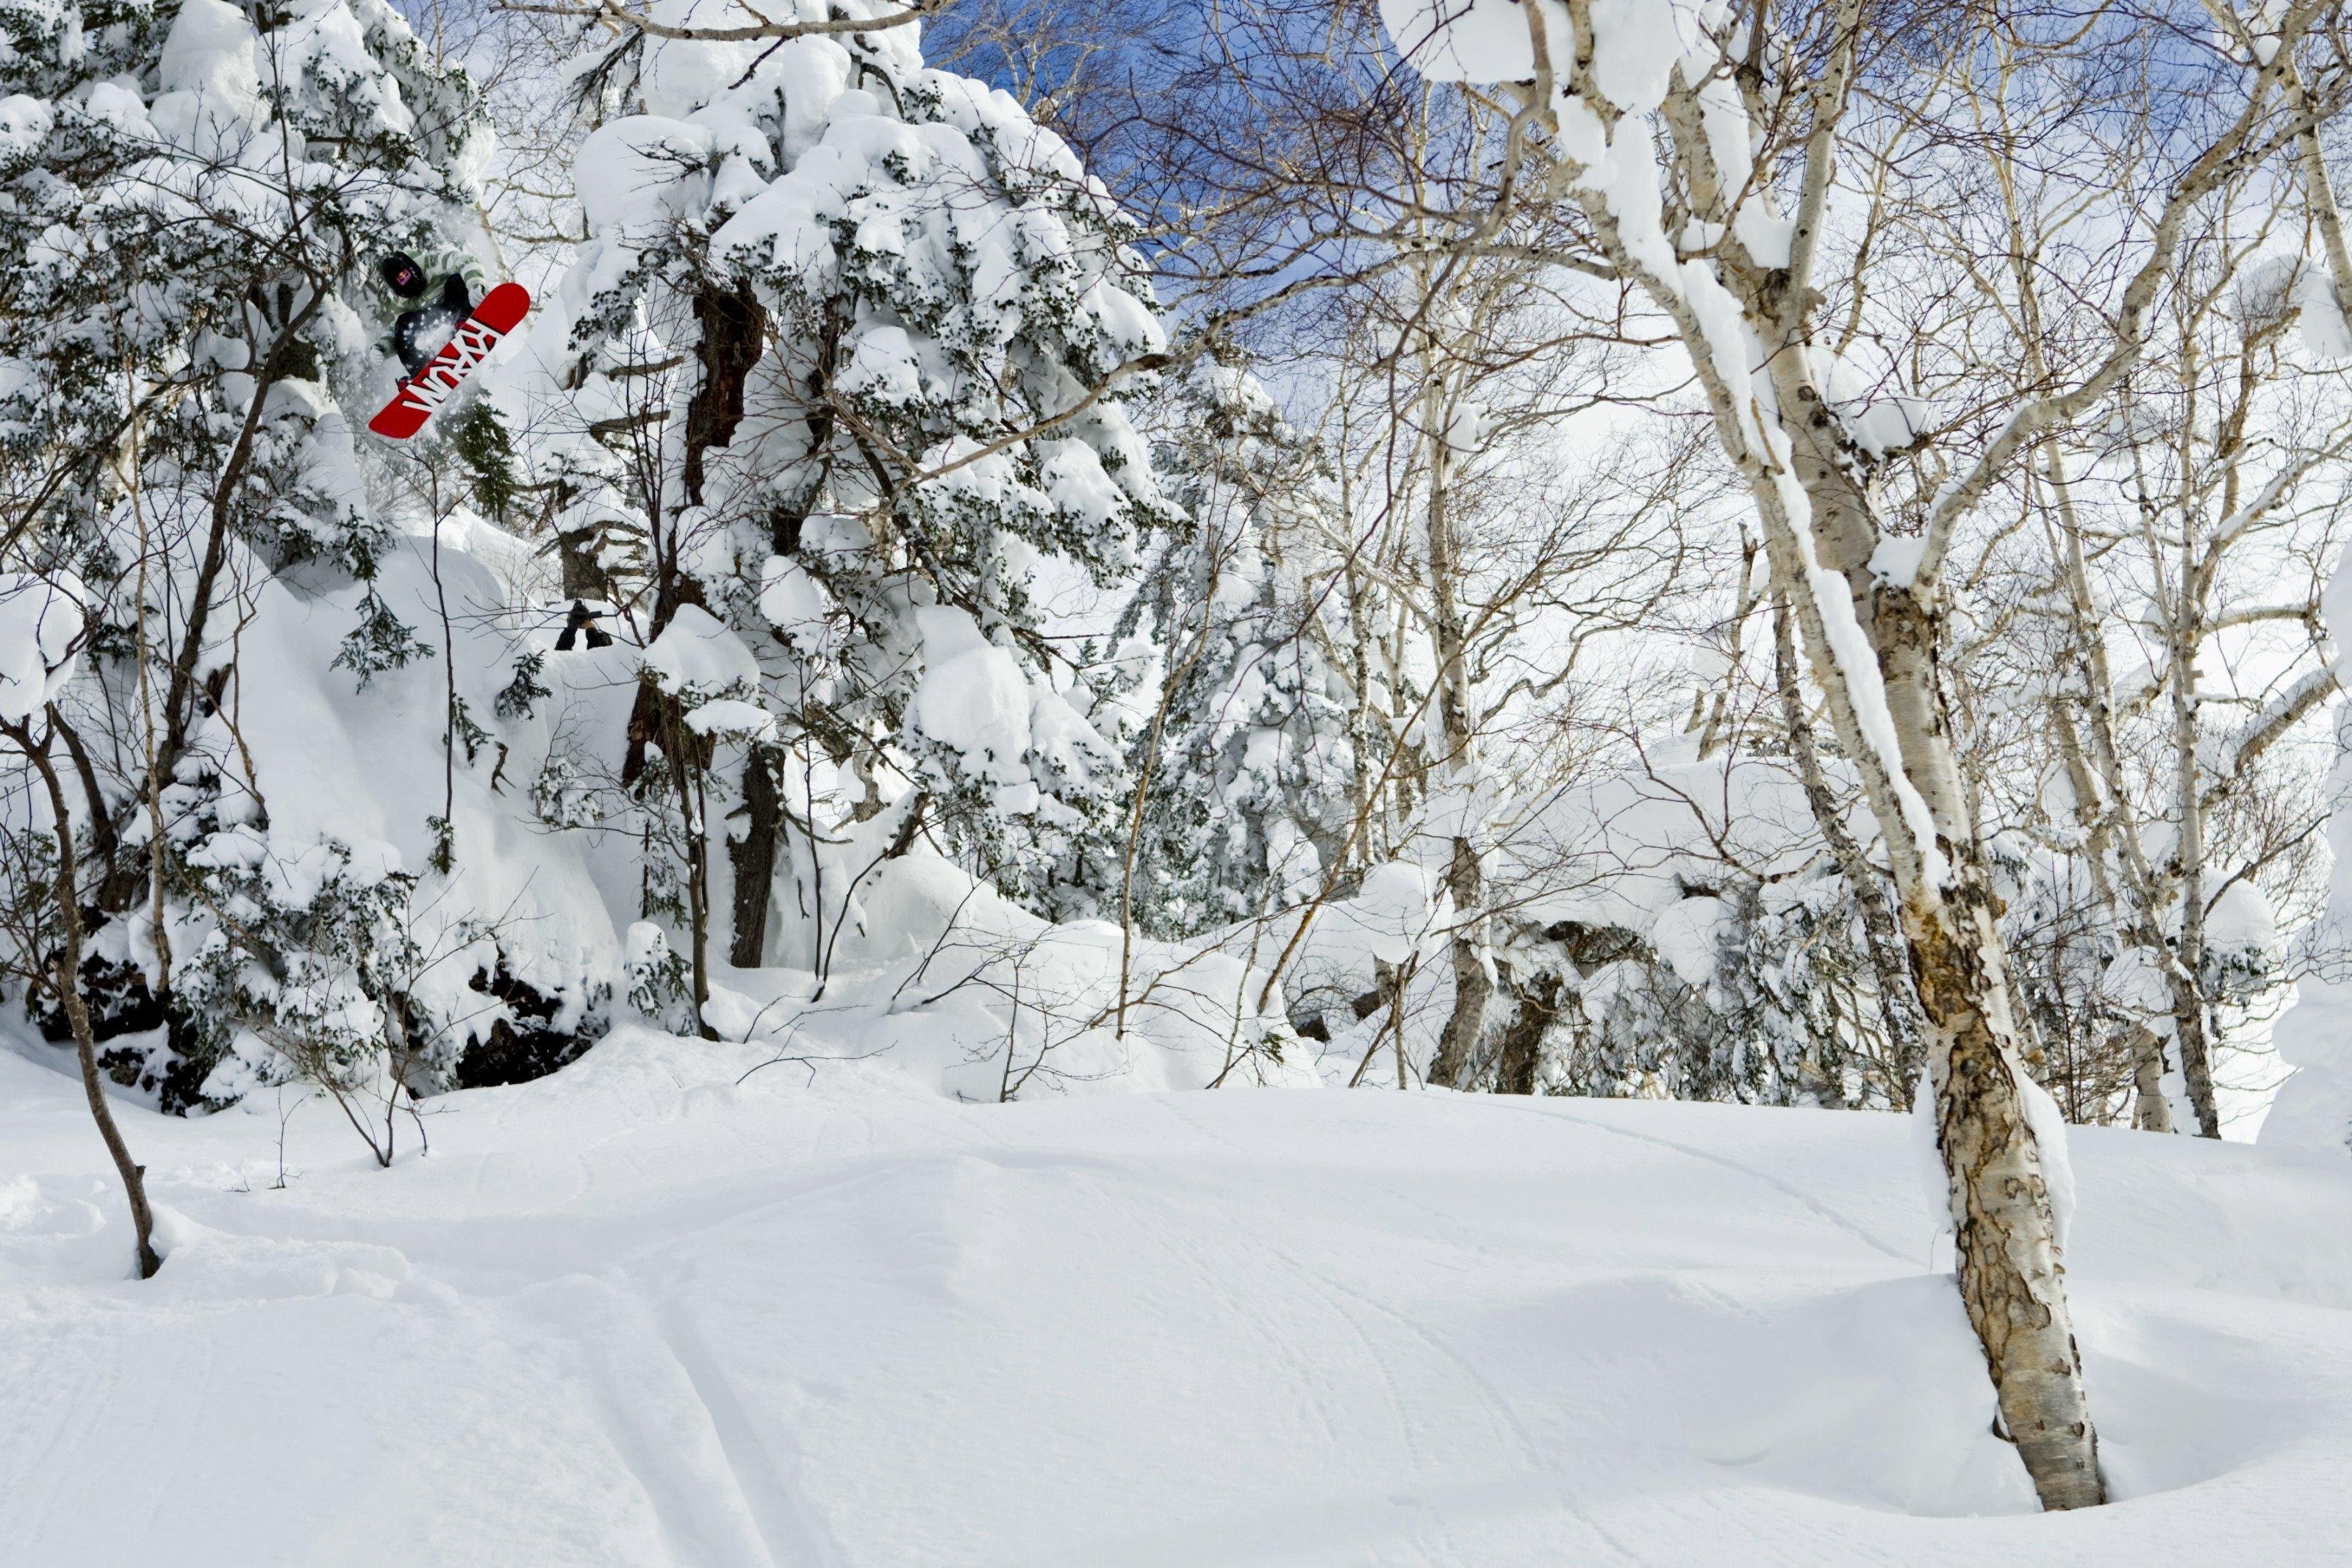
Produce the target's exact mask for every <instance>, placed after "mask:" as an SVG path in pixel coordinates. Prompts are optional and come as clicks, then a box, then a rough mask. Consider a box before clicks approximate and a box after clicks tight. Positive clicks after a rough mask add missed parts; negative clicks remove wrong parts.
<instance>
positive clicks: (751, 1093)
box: [0, 1030, 2352, 1568]
mask: <svg viewBox="0 0 2352 1568" xmlns="http://www.w3.org/2000/svg"><path fill="white" fill-rule="evenodd" d="M771 1056H772V1052H771V1051H762V1050H761V1049H759V1048H754V1047H750V1046H737V1045H709V1044H704V1043H700V1042H694V1041H683V1040H671V1039H668V1038H666V1037H660V1036H655V1035H650V1034H647V1033H646V1032H644V1031H642V1030H622V1031H620V1032H618V1033H616V1034H615V1035H614V1037H613V1038H612V1039H610V1040H607V1041H605V1042H604V1044H603V1045H602V1046H600V1047H599V1048H598V1049H597V1050H595V1051H592V1052H590V1053H589V1054H588V1055H587V1056H586V1057H584V1058H583V1059H582V1061H579V1062H578V1063H576V1064H574V1065H573V1066H572V1067H570V1068H567V1069H565V1070H564V1071H562V1072H561V1073H558V1074H557V1075H555V1076H553V1077H551V1078H547V1079H543V1080H540V1081H538V1082H532V1083H529V1084H523V1085H520V1086H516V1087H512V1088H502V1089H491V1090H479V1091H468V1092H460V1093H456V1094H452V1095H448V1096H445V1097H442V1098H440V1099H438V1100H436V1101H434V1102H432V1103H431V1104H430V1107H429V1110H428V1113H427V1118H426V1125H427V1127H428V1129H429V1131H430V1133H431V1135H432V1152H431V1153H430V1154H429V1155H425V1156H423V1157H416V1156H414V1155H411V1156H408V1157H404V1159H403V1160H402V1161H401V1163H400V1164H398V1165H397V1166H394V1168H393V1169H392V1170H390V1171H376V1170H374V1169H373V1168H372V1167H369V1166H366V1165H365V1155H363V1154H362V1151H361V1150H360V1148H359V1146H358V1145H357V1141H356V1140H355V1139H352V1137H351V1135H350V1134H349V1132H348V1131H347V1130H345V1129H341V1128H340V1127H338V1126H336V1125H334V1124H331V1123H330V1121H329V1120H328V1116H327V1113H322V1112H321V1111H320V1109H319V1108H318V1107H315V1106H313V1107H308V1108H304V1109H302V1110H300V1111H299V1112H298V1113H296V1114H295V1115H294V1117H293V1118H292V1121H291V1123H290V1124H289V1125H287V1126H286V1128H285V1129H284V1131H285V1141H284V1147H283V1154H282V1159H283V1164H284V1178H283V1179H284V1185H283V1186H279V1185H278V1184H279V1182H280V1160H281V1154H280V1148H279V1132H280V1127H279V1124H278V1119H277V1117H276V1116H275V1115H274V1114H272V1113H270V1109H269V1105H268V1099H267V1097H266V1096H264V1097H257V1099H256V1100H255V1101H253V1102H250V1103H248V1105H247V1108H246V1109H245V1110H243V1111H238V1112H230V1113H225V1114H222V1115H219V1116H215V1117H211V1118H206V1119H203V1120H198V1121H178V1120H170V1119H164V1118H160V1117H156V1116H153V1115H152V1114H149V1113H142V1112H138V1111H135V1110H127V1111H126V1115H127V1116H128V1117H129V1118H130V1122H129V1129H128V1130H129V1134H130V1136H131V1140H132V1143H133V1146H134V1147H135V1148H136V1149H137V1150H138V1151H139V1153H140V1155H141V1156H142V1158H144V1159H145V1160H146V1161H147V1162H148V1165H149V1167H150V1171H151V1173H152V1174H151V1181H152V1186H153V1191H154V1193H155V1196H156V1197H157V1199H158V1201H159V1202H160V1203H161V1204H162V1205H163V1208H164V1210H165V1216H164V1225H163V1238H162V1239H163V1240H165V1241H166V1242H167V1243H168V1245H169V1248H170V1256H169V1260H168V1261H167V1263H166V1264H165V1267H164V1270H163V1274H162V1275H161V1276H160V1277H159V1278H158V1279H156V1280H155V1281H152V1282H150V1283H147V1284H144V1285H142V1284H137V1283H133V1282H131V1281H128V1280H126V1279H124V1278H122V1277H121V1276H122V1274H123V1265H124V1261H125V1260H126V1258H127V1255H128V1251H129V1243H128V1239H127V1238H126V1236H125V1235H124V1221H123V1218H122V1216H121V1207H120V1206H121V1199H120V1196H119V1193H118V1192H117V1191H116V1190H115V1189H114V1187H113V1186H112V1184H111V1181H110V1178H109V1177H108V1176H106V1174H105V1172H104V1170H103V1168H102V1158H103V1156H102V1155H101V1153H100V1148H99V1145H98V1141H97V1139H96V1137H95V1136H94V1134H92V1133H91V1131H90V1129H89V1124H88V1118H87V1114H86V1113H85V1112H84V1111H83V1110H82V1109H81V1108H80V1107H79V1105H78V1104H77V1103H76V1089H75V1086H74V1085H73V1084H72V1083H71V1082H69V1081H68V1080H65V1079H63V1078H60V1077H58V1076H57V1075H55V1074H52V1073H49V1072H47V1071H42V1070H41V1069H39V1068H37V1067H36V1066H33V1065H32V1064H29V1063H26V1062H25V1061H21V1060H19V1059H16V1058H15V1057H12V1056H8V1055H6V1054H5V1053H0V1400H5V1407H6V1408H7V1410H8V1412H9V1416H10V1418H9V1420H8V1421H7V1422H6V1423H5V1427H0V1473H5V1475H6V1476H8V1477H9V1478H10V1482H11V1484H10V1485H9V1486H8V1487H6V1488H5V1489H0V1542H5V1555H6V1556H7V1557H8V1558H9V1559H10V1560H12V1561H16V1562H24V1563H43V1564H55V1565H63V1568H77V1565H81V1564H97V1563H125V1562H138V1561H150V1560H153V1561H170V1562H173V1563H182V1564H188V1565H191V1568H196V1565H202V1564H213V1563H218V1564H231V1563H234V1564H237V1565H239V1568H246V1565H250V1564H262V1563H287V1564H296V1563H300V1564H315V1563H339V1564H370V1563H386V1564H392V1563H397V1564H401V1565H402V1568H419V1565H425V1564H436V1563H488V1562H504V1563H534V1564H553V1563H583V1564H585V1563H597V1564H611V1563H629V1564H647V1565H650V1564H672V1563H676V1564H687V1563H693V1564H709V1563H726V1564H736V1563H743V1564H772V1563H773V1564H782V1563H791V1564H810V1563H872V1564H889V1565H904V1564H916V1563H925V1564H929V1563H1004V1564H1013V1563H1021V1564H1040V1563H1171V1564H1173V1563H1181V1564H1199V1563H1317V1564H1323V1563H1461V1564H1478V1565H1482V1568H1491V1565H1495V1564H1510V1563H1571V1562H1572V1563H1697V1562H1737V1563H1825V1562H1887V1561H1900V1562H1912V1563H1927V1562H1957V1561H1960V1560H1962V1559H1964V1558H1967V1559H1974V1560H1980V1561H1982V1560H2016V1561H2054V1560H2063V1561H2068V1562H2079V1563H2149V1562H2187V1561H2265V1562H2317V1561H2323V1560H2328V1559H2331V1558H2333V1557H2336V1556H2338V1555H2340V1553H2341V1550H2342V1543H2343V1542H2344V1540H2345V1539H2346V1531H2347V1527H2352V1500H2347V1494H2346V1493H2345V1491H2344V1489H2343V1488H2342V1486H2341V1478H2342V1476H2343V1474H2344V1472H2345V1469H2346V1465H2347V1460H2352V1332H2347V1330H2352V1318H2347V1311H2352V1166H2347V1165H2346V1164H2345V1163H2344V1162H2343V1161H2341V1160H2340V1159H2332V1158H2323V1157H2320V1156H2317V1155H2301V1154H2294V1153H2283V1152H2275V1151H2270V1150H2263V1149H2255V1148H2250V1147H2244V1146H2236V1145H2204V1144H2199V1143H2196V1142H2193V1141H2191V1140H2188V1139H2166V1138H2156V1137H2151V1136H2147V1135H2145V1134H2126V1133H2118V1132H2105V1131H2100V1130H2097V1129H2090V1128H2078V1129H2075V1130H2074V1133H2073V1140H2074V1151H2075V1167H2076V1173H2077V1177H2078V1182H2079V1186H2080V1189H2081V1210H2080V1214H2079V1217H2078V1218H2077V1220H2076V1222H2075V1226H2074V1236H2075V1238H2076V1240H2075V1251H2074V1256H2073V1258H2072V1260H2071V1263H2072V1277H2071V1281H2070V1283H2071V1285H2072V1288H2073V1290H2074V1300H2075V1303H2076V1308H2077V1311H2078V1312H2079V1315H2080V1322H2081V1324H2082V1331H2083V1334H2084V1353H2085V1358H2086V1361H2087V1364H2088V1366H2089V1375H2090V1382H2091V1391H2092V1396H2093V1399H2094V1401H2095V1409H2096V1411H2097V1413H2098V1416H2099V1419H2100V1422H2101V1427H2102V1433H2103V1436H2104V1437H2105V1449H2104V1452H2105V1463H2106V1467H2107V1469H2108V1473H2109V1476H2110V1479H2111V1481H2112V1484H2113V1488H2114V1490H2115V1492H2116V1496H2117V1498H2118V1501H2117V1502H2116V1503H2115V1504H2114V1505H2113V1506H2110V1507H2107V1508H2105V1509H2101V1510H2098V1511H2094V1512H2089V1513H2083V1514H2074V1515H2069V1516H2053V1517H2043V1516H2039V1515H2037V1514H2035V1513H2034V1512H2033V1511H2032V1494H2031V1492H2030V1490H2028V1488H2027V1484H2026V1480H2025V1477H2024V1475H2023V1473H2022V1471H2021V1469H2020V1468H2019V1467H2018V1465H2017V1464H2016V1462H2015V1459H2014V1458H2013V1456H2012V1455H2011V1453H2010V1451H2009V1450H2008V1448H2006V1446H2005V1445H2003V1444H2002V1443H2001V1442H2000V1440H1999V1439H1998V1438H1996V1437H1994V1436H1992V1434H1991V1433H1990V1430H1989V1423H1990V1414H1991V1401H1990V1395H1989V1393H1988V1390H1987V1388H1986V1385H1985V1381H1984V1374H1983V1370H1982V1367H1981V1364H1980V1363H1979V1360H1978V1356H1977V1353H1976V1350H1975V1348H1974V1346H1973V1344H1972V1343H1971V1342H1970V1340H1969V1334H1968V1331H1967V1328H1966V1325H1965V1323H1964V1322H1963V1320H1962V1317H1961V1314H1960V1312H1959V1310H1958V1305H1957V1302H1956V1301H1955V1298H1954V1296H1953V1294H1952V1292H1951V1291H1950V1288H1949V1285H1948V1282H1947V1281H1946V1280H1945V1279H1944V1278H1943V1277H1942V1274H1941V1272H1940V1270H1943V1269H1945V1268H1948V1266H1949V1256H1948V1243H1945V1242H1938V1241H1937V1240H1936V1239H1935V1230H1936V1227H1935V1225H1934V1223H1933V1222H1932V1220H1931V1218H1930V1217H1929V1215H1928V1213H1927V1208H1926V1206H1925V1204H1924V1203H1923V1201H1922V1199H1921V1197H1920V1196H1919V1193H1918V1186H1917V1183H1916V1178H1915V1176H1914V1173H1913V1170H1912V1156H1911V1153H1910V1150H1909V1146H1908V1143H1907V1140H1908V1138H1909V1136H1910V1130H1909V1129H1908V1128H1907V1127H1906V1124H1905V1123H1904V1122H1903V1120H1902V1119H1900V1118H1896V1117H1892V1116H1877V1115H1867V1114H1858V1113H1844V1114H1839V1113H1817V1112H1801V1111H1769V1110H1754V1109H1742V1108H1734V1107H1722V1106H1708V1105H1694V1104H1667V1103H1624V1102H1596V1101H1583V1100H1570V1099H1547V1100H1536V1101H1526V1100H1511V1099H1506V1098H1502V1097H1478V1098H1475V1099H1470V1098H1458V1097H1454V1096H1449V1095H1444V1094H1437V1093H1423V1094H1414V1095H1402V1094H1395V1093H1373V1092H1359V1093H1353V1094H1342V1093H1329V1092H1324V1093H1311V1094H1309V1093H1297V1094H1283V1093H1250V1094H1223V1093H1218V1094H1154V1095H1106V1096H1098V1097H1092V1098H1085V1099H1078V1098H1051V1099H1048V1100H1046V1101H1045V1102H1042V1103H1034V1104H1016V1105H1012V1106H1002V1107H1000V1106H994V1105H986V1106H967V1105H959V1104H956V1103H952V1102H951V1101H949V1100H945V1099H942V1098H940V1097H938V1096H937V1095H936V1094H932V1093H928V1092H922V1089H921V1087H919V1086H917V1085H915V1084H912V1083H910V1082H908V1080H907V1078H906V1077H905V1076H904V1075H903V1074H901V1073H900V1072H899V1071H898V1069H896V1068H892V1067H888V1066H886V1065H885V1064H884V1062H883V1061H880V1060H876V1061H841V1062H831V1063H827V1064H824V1065H822V1066H818V1067H814V1068H813V1069H812V1068H811V1067H807V1066H800V1065H792V1064H779V1065H777V1066H774V1067H772V1068H767V1069H762V1070H761V1071H754V1072H752V1073H751V1076H750V1077H749V1078H748V1079H746V1078H743V1076H742V1075H743V1074H744V1073H745V1072H746V1071H747V1070H749V1069H751V1067H752V1066H754V1065H755V1064H756V1063H758V1062H760V1061H767V1060H769V1059H770V1058H771ZM739 1080H740V1082H739Z"/></svg>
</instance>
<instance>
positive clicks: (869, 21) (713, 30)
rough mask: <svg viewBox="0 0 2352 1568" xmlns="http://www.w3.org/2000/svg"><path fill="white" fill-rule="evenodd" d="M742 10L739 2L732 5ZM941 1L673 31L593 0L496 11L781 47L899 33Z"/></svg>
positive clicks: (521, 4) (687, 39) (615, 2)
mask: <svg viewBox="0 0 2352 1568" xmlns="http://www.w3.org/2000/svg"><path fill="white" fill-rule="evenodd" d="M737 4H739V5H742V0H737ZM946 5H947V0H920V3H919V4H917V5H908V6H907V7H905V8H904V9H902V10H898V11H888V12H885V13H884V14H883V15H881V16H828V17H826V18H825V19H824V20H823V21H821V22H775V21H770V20H769V19H768V18H766V17H764V16H760V13H759V11H758V10H757V9H756V8H754V7H753V6H751V5H742V8H743V9H744V10H746V11H749V12H751V15H752V16H760V19H759V20H758V21H756V22H751V23H746V24H745V25H743V26H737V27H678V26H671V25H670V24H668V23H667V22H656V21H655V20H654V19H653V18H652V17H650V16H646V14H645V13H643V12H642V11H632V10H630V9H629V8H628V7H627V6H625V5H621V4H620V3H619V0H599V3H598V4H596V5H533V4H530V3H529V0H500V4H499V9H500V10H504V11H517V12H522V13H525V14H528V15H531V16H569V17H572V19H573V20H575V21H582V22H604V23H607V24H609V25H611V26H616V27H626V28H629V29H631V30H633V31H635V32H639V33H644V34H646V35H647V36H648V37H656V38H670V39H675V40H677V41H678V42H681V43H689V44H748V43H753V42H757V41H759V40H761V39H772V40H774V41H775V42H778V43H782V42H785V41H787V40H789V39H793V38H806V37H818V36H822V35H826V34H832V35H839V34H844V33H880V32H887V31H888V30H889V29H890V28H892V27H903V26H907V25H908V24H909V23H912V22H920V21H922V20H924V19H925V18H926V17H929V16H937V15H939V13H940V11H942V10H944V9H945V8H946Z"/></svg>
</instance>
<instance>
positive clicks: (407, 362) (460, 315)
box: [376, 251, 474, 376]
mask: <svg viewBox="0 0 2352 1568" xmlns="http://www.w3.org/2000/svg"><path fill="white" fill-rule="evenodd" d="M376 266H377V270H378V271H380V272H381V273H382V274H383V284H384V287H387V288H389V289H391V290H392V292H393V294H394V296H395V297H396V298H402V299H415V300H422V299H423V298H425V294H426V292H427V291H428V290H429V289H430V288H431V287H432V280H431V279H430V278H428V277H425V269H424V268H423V267H419V266H417V265H416V263H415V262H414V261H412V260H410V259H409V258H408V257H407V256H404V255H403V254H402V253H401V252H399V251H394V252H393V253H392V254H391V255H390V256H385V257H384V258H383V260H382V261H381V262H379V263H377V264H376ZM473 308H474V291H473V288H472V287H471V286H470V285H468V284H467V281H466V277H465V274H463V273H459V272H453V273H451V274H449V275H448V276H447V277H444V278H443V279H442V280H441V292H440V297H439V298H437V299H436V300H435V301H434V302H433V303H432V304H430V305H424V304H420V305H418V306H417V307H416V308H415V309H413V310H407V311H404V312H402V314H401V316H400V318H399V319H397V320H395V321H394V322H393V324H392V349H393V352H394V353H396V354H398V355H399V356H400V362H401V364H402V365H403V366H404V367H406V369H407V371H408V373H409V374H410V375H412V376H413V375H415V373H416V372H417V371H421V370H423V369H424V368H425V366H426V365H427V364H428V363H430V362H431V361H432V359H433V356H434V355H435V354H436V353H437V352H439V351H440V349H441V345H442V344H444V343H446V342H447V341H448V340H449V334H450V333H451V332H454V331H456V330H457V324H458V323H459V322H460V321H463V320H464V319H466V317H467V314H468V313H469V312H471V311H472V309H473Z"/></svg>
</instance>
